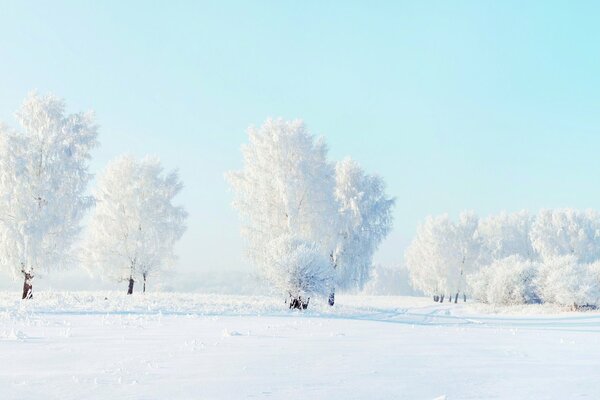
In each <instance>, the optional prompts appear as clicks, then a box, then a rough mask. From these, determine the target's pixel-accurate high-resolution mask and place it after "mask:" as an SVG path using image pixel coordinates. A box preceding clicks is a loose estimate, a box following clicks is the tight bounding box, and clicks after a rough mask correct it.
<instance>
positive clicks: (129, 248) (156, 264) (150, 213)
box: [86, 156, 187, 294]
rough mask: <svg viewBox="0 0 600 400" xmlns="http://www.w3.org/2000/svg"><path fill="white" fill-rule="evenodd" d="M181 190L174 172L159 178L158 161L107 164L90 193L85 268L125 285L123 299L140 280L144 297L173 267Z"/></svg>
mask: <svg viewBox="0 0 600 400" xmlns="http://www.w3.org/2000/svg"><path fill="white" fill-rule="evenodd" d="M182 187H183V186H182V183H181V181H180V180H179V176H178V174H177V172H176V171H173V172H169V173H165V172H164V171H163V167H162V166H161V163H160V161H159V160H158V158H155V157H146V158H143V159H142V160H139V161H138V160H136V159H135V158H134V157H132V156H121V157H119V158H117V159H116V160H114V161H112V162H111V163H110V164H109V165H108V166H107V167H106V170H105V171H104V173H103V174H102V175H101V176H100V178H99V180H98V185H97V187H96V188H95V190H94V197H95V198H96V207H95V209H94V212H93V214H92V218H91V220H90V224H89V230H88V234H87V239H86V255H87V257H86V258H87V267H88V268H89V269H90V270H91V271H92V272H100V273H101V274H102V275H103V276H105V277H108V278H109V279H113V280H117V281H126V282H128V287H127V294H132V293H133V288H134V284H135V281H136V280H140V279H141V280H142V283H143V291H144V292H145V291H146V283H147V281H148V279H149V278H150V277H151V276H154V275H158V274H159V273H160V272H161V271H163V270H164V269H165V268H167V267H172V266H173V264H174V262H175V254H174V245H175V243H176V242H177V241H178V240H179V239H180V238H181V236H182V235H183V233H184V231H185V225H184V222H185V219H186V217H187V213H186V212H185V211H184V209H183V208H182V207H181V206H176V205H174V204H173V199H174V197H175V196H176V195H177V194H178V193H179V192H180V191H181V189H182Z"/></svg>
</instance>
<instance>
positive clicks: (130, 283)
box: [127, 276, 135, 294]
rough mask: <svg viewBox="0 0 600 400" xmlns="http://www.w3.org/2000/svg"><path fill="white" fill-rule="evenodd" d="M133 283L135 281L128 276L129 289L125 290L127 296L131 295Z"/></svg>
mask: <svg viewBox="0 0 600 400" xmlns="http://www.w3.org/2000/svg"><path fill="white" fill-rule="evenodd" d="M134 283H135V281H134V280H133V277H132V276H130V277H129V287H128V288H127V294H133V284H134Z"/></svg>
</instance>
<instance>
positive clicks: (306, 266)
mask: <svg viewBox="0 0 600 400" xmlns="http://www.w3.org/2000/svg"><path fill="white" fill-rule="evenodd" d="M264 251H265V257H266V258H268V261H267V262H265V266H264V270H263V271H264V272H265V273H266V274H267V276H268V277H269V280H270V282H271V284H273V285H274V286H275V287H276V288H278V289H280V290H282V291H284V292H285V293H287V294H289V296H290V304H289V305H290V308H307V307H308V302H309V299H310V295H311V294H324V293H326V291H327V290H329V288H330V287H331V281H332V276H333V272H334V271H333V269H332V268H331V263H330V259H329V257H327V256H326V255H325V254H324V252H323V251H322V250H321V249H320V248H319V245H318V244H316V243H315V242H307V241H304V240H301V239H297V238H294V237H293V236H290V235H284V236H281V237H279V238H276V239H273V240H272V241H271V242H270V243H268V245H267V246H266V248H265V250H264Z"/></svg>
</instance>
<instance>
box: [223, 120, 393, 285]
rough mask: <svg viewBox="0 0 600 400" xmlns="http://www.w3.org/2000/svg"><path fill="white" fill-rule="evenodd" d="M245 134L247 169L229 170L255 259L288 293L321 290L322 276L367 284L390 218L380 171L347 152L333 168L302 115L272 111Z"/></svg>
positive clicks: (343, 282)
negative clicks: (285, 116) (278, 115)
mask: <svg viewBox="0 0 600 400" xmlns="http://www.w3.org/2000/svg"><path fill="white" fill-rule="evenodd" d="M248 137H249V143H248V144H247V145H245V146H243V148H242V153H243V158H244V166H243V169H242V170H241V171H237V172H232V173H229V174H227V178H228V180H229V182H230V184H231V186H232V188H233V191H234V201H233V205H234V207H235V208H236V209H237V210H238V211H239V213H240V216H241V219H242V235H243V237H244V238H245V240H246V241H247V244H248V256H249V258H250V260H251V261H252V262H253V263H254V264H256V265H257V266H258V267H259V269H260V270H261V271H262V272H263V274H264V276H265V277H266V279H267V280H268V281H269V282H271V283H272V284H273V286H275V287H276V288H278V289H280V290H284V291H286V292H289V293H299V292H302V293H304V295H305V296H306V295H307V294H309V293H311V292H312V293H324V292H325V291H326V290H325V288H326V287H327V285H326V284H324V282H330V287H329V289H332V288H333V284H334V283H336V284H338V285H341V286H343V287H347V288H349V287H355V288H356V287H362V286H363V285H364V282H365V281H366V279H367V278H368V276H369V271H370V269H371V263H372V262H371V261H372V257H373V253H374V252H375V250H376V248H377V246H378V244H379V243H380V242H381V240H382V239H383V238H384V237H385V236H386V235H387V233H388V232H389V230H390V226H391V212H390V209H391V206H392V205H393V200H391V199H389V198H387V197H386V195H385V193H384V189H385V187H384V184H383V181H382V180H381V178H379V177H376V176H371V175H366V174H365V173H364V172H363V171H362V169H360V167H359V166H358V165H357V164H356V163H355V162H353V161H350V160H345V161H343V162H341V163H339V164H337V166H336V167H335V168H334V166H333V165H332V164H331V163H330V162H329V161H328V160H327V147H326V145H325V143H324V141H323V140H322V139H316V138H315V137H314V136H313V135H311V134H310V133H309V132H308V131H307V129H306V127H305V125H304V123H302V122H301V121H284V120H281V119H277V120H273V119H269V120H267V121H266V122H265V123H264V125H262V126H261V127H260V128H259V129H253V128H251V129H249V132H248ZM286 252H290V253H289V254H286ZM283 260H286V261H285V262H283ZM300 260H301V261H302V262H304V263H305V265H300V264H298V263H299V262H300ZM323 260H327V263H326V264H327V265H328V266H329V267H328V268H324V267H323V266H324V265H325V264H324V262H323ZM286 263H288V264H289V265H286ZM334 275H338V276H337V278H333V279H332V277H333V276H334ZM300 282H302V284H301V285H300ZM290 285H291V286H290ZM294 285H297V286H294ZM292 296H293V295H292Z"/></svg>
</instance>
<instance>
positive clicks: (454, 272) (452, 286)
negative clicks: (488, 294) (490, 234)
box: [405, 212, 480, 302]
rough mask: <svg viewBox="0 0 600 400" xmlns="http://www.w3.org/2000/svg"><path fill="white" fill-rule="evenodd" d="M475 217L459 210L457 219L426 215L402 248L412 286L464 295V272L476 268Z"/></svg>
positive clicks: (438, 293)
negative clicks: (403, 248) (415, 232)
mask: <svg viewBox="0 0 600 400" xmlns="http://www.w3.org/2000/svg"><path fill="white" fill-rule="evenodd" d="M477 222H478V218H477V216H475V215H474V214H472V213H467V212H465V213H462V214H461V215H460V216H459V219H458V221H457V222H454V221H452V220H451V219H450V218H449V217H448V215H441V216H438V217H427V218H426V219H425V222H424V223H423V224H421V225H419V227H418V228H417V235H416V237H415V239H414V240H413V241H412V243H411V244H410V245H409V247H408V248H407V250H406V253H405V261H406V266H407V268H408V269H409V273H410V278H411V283H412V285H413V287H414V288H415V289H418V290H421V291H423V292H425V293H427V294H430V295H433V296H434V299H438V297H439V298H440V299H441V301H443V299H444V295H445V294H450V296H452V295H453V294H454V295H455V298H454V301H455V302H456V301H457V299H458V295H459V293H463V295H465V289H466V276H467V275H469V274H470V273H472V272H473V271H475V270H476V269H477V266H478V264H477V260H478V257H479V251H480V244H479V241H478V240H477V238H476V235H475V233H476V229H477Z"/></svg>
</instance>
